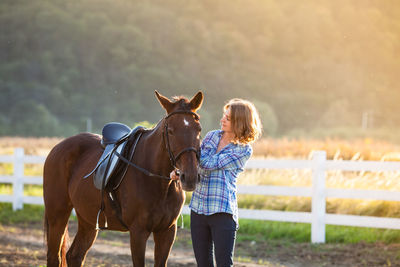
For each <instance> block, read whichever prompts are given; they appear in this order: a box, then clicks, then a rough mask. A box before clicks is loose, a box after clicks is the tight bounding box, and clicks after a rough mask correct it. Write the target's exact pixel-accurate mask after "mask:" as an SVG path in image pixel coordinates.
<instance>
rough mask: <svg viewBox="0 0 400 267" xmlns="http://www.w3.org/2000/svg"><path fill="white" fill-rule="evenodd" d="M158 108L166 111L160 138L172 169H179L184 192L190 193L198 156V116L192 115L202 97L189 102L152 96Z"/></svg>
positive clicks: (194, 185) (195, 174)
mask: <svg viewBox="0 0 400 267" xmlns="http://www.w3.org/2000/svg"><path fill="white" fill-rule="evenodd" d="M155 93H156V96H157V98H158V100H159V101H160V104H161V106H162V107H163V108H164V109H165V110H166V111H167V116H166V117H165V118H164V127H163V136H164V143H165V148H166V150H167V152H168V153H169V157H170V160H171V162H172V165H175V166H173V167H176V168H178V169H179V178H180V181H181V183H182V188H183V189H184V190H185V191H193V190H194V189H195V188H196V183H197V182H198V181H199V178H198V177H199V175H198V172H197V167H198V160H199V156H200V131H201V126H200V122H199V116H198V115H197V114H196V111H197V110H198V109H199V108H200V107H201V104H202V103H203V93H202V92H198V93H197V94H196V95H195V96H194V97H193V98H192V99H191V100H188V99H186V98H184V97H179V98H178V97H177V98H175V99H174V101H170V100H169V99H168V98H166V97H165V96H162V95H160V94H159V93H158V92H157V91H156V92H155Z"/></svg>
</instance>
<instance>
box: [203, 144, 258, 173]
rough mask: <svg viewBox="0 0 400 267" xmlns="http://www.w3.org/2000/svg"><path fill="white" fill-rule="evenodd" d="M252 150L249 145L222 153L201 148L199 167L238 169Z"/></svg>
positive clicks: (207, 168) (206, 168)
mask: <svg viewBox="0 0 400 267" xmlns="http://www.w3.org/2000/svg"><path fill="white" fill-rule="evenodd" d="M203 152H204V153H203ZM207 152H208V153H207ZM252 152H253V151H252V148H251V146H249V145H247V146H245V147H239V148H237V149H233V150H232V152H231V153H223V154H219V153H217V154H212V153H210V151H203V150H202V154H201V157H200V167H201V168H203V169H205V170H217V169H224V170H232V169H240V168H243V167H244V165H245V164H246V162H247V160H248V159H249V158H250V156H251V154H252Z"/></svg>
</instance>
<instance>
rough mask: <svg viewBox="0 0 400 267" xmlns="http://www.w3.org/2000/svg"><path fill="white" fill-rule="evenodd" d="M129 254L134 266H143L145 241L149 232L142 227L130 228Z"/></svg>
mask: <svg viewBox="0 0 400 267" xmlns="http://www.w3.org/2000/svg"><path fill="white" fill-rule="evenodd" d="M129 234H130V240H131V254H132V263H133V266H134V267H144V266H145V253H146V242H147V239H148V238H149V236H150V233H149V232H148V231H146V230H144V229H138V228H134V229H130V231H129Z"/></svg>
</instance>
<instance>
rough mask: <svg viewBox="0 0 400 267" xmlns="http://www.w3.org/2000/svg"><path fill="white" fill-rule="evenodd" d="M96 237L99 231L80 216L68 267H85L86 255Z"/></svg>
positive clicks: (69, 253)
mask: <svg viewBox="0 0 400 267" xmlns="http://www.w3.org/2000/svg"><path fill="white" fill-rule="evenodd" d="M96 237H97V230H96V229H95V228H94V227H93V226H92V225H90V224H88V223H86V222H85V221H84V220H83V219H82V218H80V216H79V214H78V232H77V233H76V235H75V238H74V242H73V243H72V245H71V247H70V249H69V250H68V253H67V263H68V266H73V267H75V266H79V267H80V266H83V263H84V261H85V257H86V254H87V252H88V250H89V248H90V247H91V246H92V244H93V242H94V241H95V240H96Z"/></svg>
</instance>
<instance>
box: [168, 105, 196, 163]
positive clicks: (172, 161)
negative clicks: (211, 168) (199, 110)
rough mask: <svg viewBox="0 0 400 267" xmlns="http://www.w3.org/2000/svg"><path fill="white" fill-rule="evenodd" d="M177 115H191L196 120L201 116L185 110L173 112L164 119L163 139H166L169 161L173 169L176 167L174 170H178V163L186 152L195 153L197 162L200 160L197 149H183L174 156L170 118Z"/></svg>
mask: <svg viewBox="0 0 400 267" xmlns="http://www.w3.org/2000/svg"><path fill="white" fill-rule="evenodd" d="M176 114H190V115H193V116H194V117H195V119H196V120H199V119H200V117H199V115H197V114H196V113H194V112H192V111H185V110H177V111H173V112H171V113H170V114H168V115H167V116H165V117H164V132H163V139H164V143H165V148H166V150H167V152H168V155H169V160H170V161H171V165H172V167H174V169H178V168H177V167H176V162H177V161H178V160H179V158H180V156H182V155H183V154H184V153H186V152H194V153H195V154H196V159H197V162H198V161H199V160H200V150H199V149H196V148H195V147H187V148H185V149H183V150H182V151H180V152H179V153H178V154H177V155H176V156H174V153H173V152H172V149H171V145H170V141H169V135H168V118H170V117H171V116H172V115H176Z"/></svg>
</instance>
